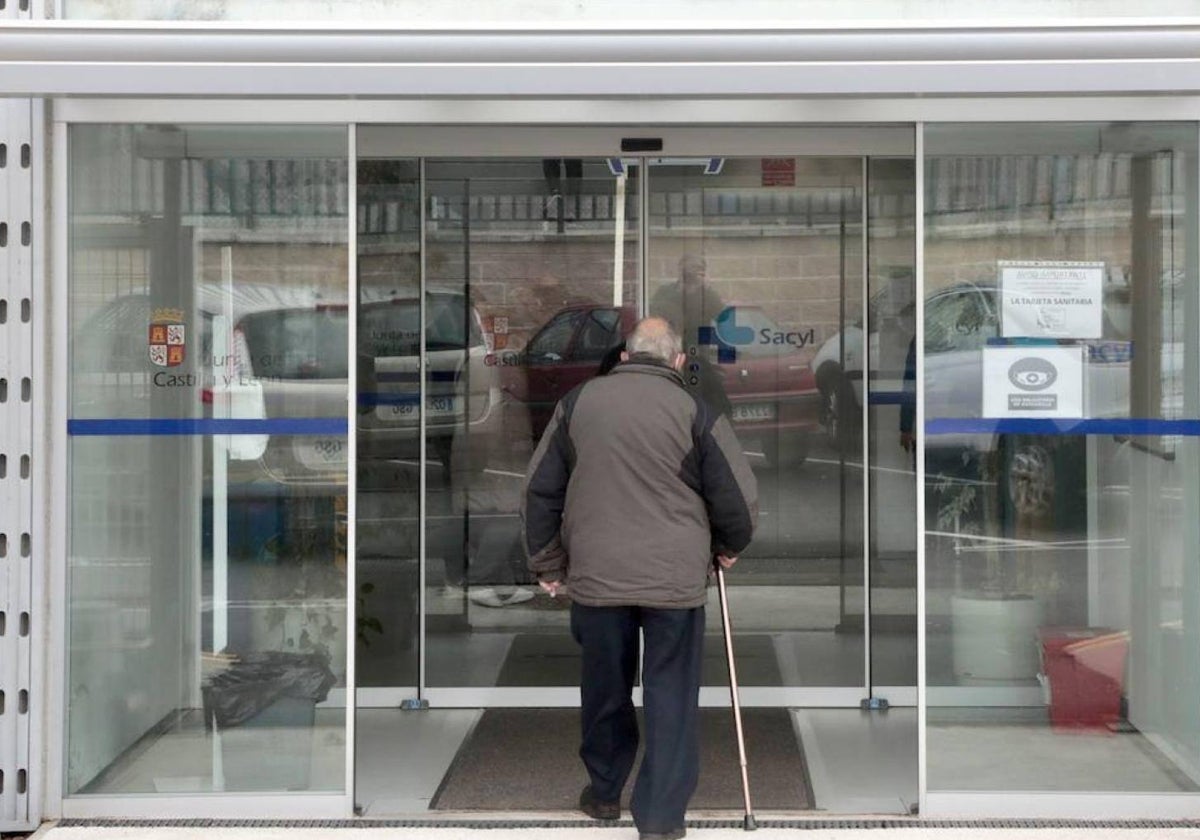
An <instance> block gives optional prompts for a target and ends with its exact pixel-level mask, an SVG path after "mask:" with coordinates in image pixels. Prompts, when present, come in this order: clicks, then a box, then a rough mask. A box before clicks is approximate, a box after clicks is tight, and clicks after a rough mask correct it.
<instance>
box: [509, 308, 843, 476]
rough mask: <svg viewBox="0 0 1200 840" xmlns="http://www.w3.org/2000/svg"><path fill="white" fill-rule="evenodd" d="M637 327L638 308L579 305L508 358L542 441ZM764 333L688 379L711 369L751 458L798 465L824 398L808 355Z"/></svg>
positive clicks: (713, 356) (710, 358)
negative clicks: (578, 389) (558, 410)
mask: <svg viewBox="0 0 1200 840" xmlns="http://www.w3.org/2000/svg"><path fill="white" fill-rule="evenodd" d="M738 310H739V312H741V311H743V310H753V315H754V321H755V322H756V323H760V324H761V323H768V324H773V322H771V321H770V319H769V318H767V316H766V315H765V314H764V313H763V312H762V311H761V309H760V308H758V307H742V306H739V307H738ZM636 322H637V312H636V310H635V309H634V308H633V307H630V306H621V307H615V306H605V305H603V304H596V303H583V304H574V305H571V306H567V307H564V308H563V309H561V310H559V311H558V312H557V313H555V314H554V316H553V317H552V318H550V320H549V321H547V322H546V323H545V324H544V325H543V326H542V327H541V329H539V330H538V331H537V332H536V333H535V334H534V336H533V338H531V339H530V341H529V343H528V344H527V345H526V347H525V349H524V351H522V352H520V353H511V354H507V355H505V356H504V357H502V358H501V360H500V361H501V363H502V374H501V375H502V377H503V382H504V388H505V390H506V391H507V392H508V393H509V394H510V395H511V396H512V398H514V399H516V400H518V401H519V402H520V403H523V404H524V405H525V406H526V408H527V410H528V412H529V423H530V426H531V429H532V432H533V436H534V438H535V439H537V438H539V437H541V434H542V431H543V430H544V429H545V428H546V425H547V424H548V423H549V421H550V416H551V414H552V413H553V411H554V406H555V404H556V403H557V402H558V400H559V399H560V398H561V397H562V396H564V395H565V394H566V393H567V392H568V391H570V390H571V389H572V388H574V387H575V386H576V385H579V384H580V383H582V382H585V381H587V380H588V379H590V378H591V377H593V376H595V375H596V374H597V371H598V368H599V366H600V363H601V361H602V360H603V359H604V357H605V355H606V354H607V353H608V352H609V350H611V349H612V348H613V347H614V346H616V345H617V344H619V343H620V342H621V341H622V340H624V338H625V337H626V336H627V335H628V334H629V332H630V331H632V329H633V326H634V324H635V323H636ZM768 332H769V333H770V334H771V335H774V334H777V333H778V331H777V330H769V331H768ZM759 334H760V331H756V340H755V342H753V343H750V344H746V345H742V346H738V347H736V348H734V353H733V354H732V355H733V356H734V359H732V360H730V361H718V353H717V348H716V347H715V346H714V347H709V348H703V349H702V355H701V356H700V357H697V358H692V359H689V361H688V368H687V369H685V371H684V376H685V378H688V379H692V378H693V377H695V378H697V379H699V378H700V377H702V376H704V375H705V374H706V371H705V370H704V368H705V367H707V368H708V370H711V371H712V372H713V374H712V375H713V376H714V377H715V379H716V381H717V382H718V383H719V387H720V388H721V390H723V392H724V396H725V399H726V400H727V401H728V406H727V410H728V412H729V416H730V420H731V421H732V423H733V426H734V429H735V431H736V432H737V435H738V439H739V440H741V442H742V445H743V446H745V447H746V449H747V451H748V452H751V453H754V452H758V453H761V454H762V456H763V457H764V458H765V460H766V462H767V463H769V464H770V465H772V466H778V465H786V466H795V465H798V464H800V463H801V462H803V460H804V458H805V457H806V456H807V454H808V445H809V436H810V435H811V434H812V433H814V432H816V431H817V430H818V428H819V420H820V392H819V391H818V390H817V385H816V379H815V377H814V376H813V372H812V368H811V367H810V366H809V364H808V359H807V350H804V349H801V348H799V347H797V346H795V345H792V344H787V343H778V342H771V341H766V342H762V343H760V342H759V341H758V340H757V336H758V335H759ZM727 349H728V348H727ZM727 355H728V354H727Z"/></svg>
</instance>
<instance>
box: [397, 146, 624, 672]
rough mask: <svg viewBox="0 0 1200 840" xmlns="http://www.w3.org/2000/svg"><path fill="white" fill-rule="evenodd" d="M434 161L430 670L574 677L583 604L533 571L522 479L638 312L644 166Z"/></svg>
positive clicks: (429, 264)
mask: <svg viewBox="0 0 1200 840" xmlns="http://www.w3.org/2000/svg"><path fill="white" fill-rule="evenodd" d="M425 177H426V195H427V198H426V206H427V208H428V213H429V219H428V222H427V227H426V249H427V250H426V255H425V266H426V277H427V282H426V290H427V296H426V313H425V328H426V346H425V349H426V354H427V355H426V363H427V368H426V382H425V394H426V395H425V405H424V407H423V410H424V412H425V420H426V429H427V432H426V434H427V446H428V458H429V469H428V485H427V497H426V511H427V520H426V528H427V532H426V533H427V553H426V558H427V566H426V585H427V590H426V605H427V607H426V608H427V618H426V622H427V623H426V642H427V648H426V650H427V653H426V660H425V662H426V684H427V685H429V686H435V687H436V686H508V687H522V686H577V685H578V684H579V661H578V646H577V645H576V644H575V642H574V640H573V639H572V638H571V636H570V633H569V632H568V629H567V619H568V615H569V612H568V606H569V604H568V602H567V601H566V600H565V599H563V598H558V599H551V598H550V597H549V596H548V595H546V594H545V593H544V592H543V591H542V590H541V589H539V588H538V587H537V586H536V584H534V582H533V580H532V578H531V577H530V575H529V573H528V571H527V570H526V559H525V550H524V547H523V546H522V544H521V539H520V507H521V486H522V482H523V479H524V476H525V470H526V466H527V464H528V461H529V458H530V457H531V456H532V455H533V448H534V446H536V444H537V441H538V439H539V438H540V436H541V434H542V430H543V429H544V428H545V427H546V424H547V422H548V421H549V419H550V415H551V412H552V411H553V410H554V406H555V404H556V403H557V402H558V400H559V398H561V397H562V396H564V395H565V394H566V393H567V392H568V391H569V390H571V389H572V388H573V387H575V386H576V385H578V384H580V383H581V382H584V381H585V380H587V379H589V378H590V377H592V376H595V375H596V374H597V373H598V372H599V370H600V367H601V363H602V361H603V358H604V357H605V355H606V354H607V352H608V351H609V350H610V349H612V348H613V347H614V346H615V345H616V344H617V343H618V342H620V341H621V339H622V338H623V336H624V334H625V333H626V332H627V331H628V330H629V329H630V328H631V327H632V325H633V323H634V322H635V321H636V320H637V316H638V303H637V301H638V288H639V285H640V282H639V276H638V262H639V261H638V252H639V247H640V246H639V242H638V238H637V230H638V213H637V207H638V204H637V195H638V190H637V178H638V173H637V170H636V168H634V169H633V170H632V171H631V172H629V173H628V174H622V175H618V174H614V172H613V170H612V169H610V167H609V165H608V163H607V162H606V161H603V160H580V159H567V160H558V159H547V160H539V159H533V160H528V159H524V160H478V159H477V160H430V161H427V162H426V168H425ZM376 366H377V368H378V366H379V362H378V360H377V361H376ZM406 381H407V380H406ZM380 387H381V390H382V385H381V386H380ZM407 393H408V397H409V398H410V399H411V398H413V397H414V391H413V390H412V387H411V386H410V387H409V390H408V392H407ZM416 408H417V410H421V408H422V407H421V406H419V405H417V406H416ZM411 422H415V419H413V420H411ZM410 469H411V467H410Z"/></svg>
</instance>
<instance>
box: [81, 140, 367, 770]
mask: <svg viewBox="0 0 1200 840" xmlns="http://www.w3.org/2000/svg"><path fill="white" fill-rule="evenodd" d="M70 144H71V159H70V184H69V189H70V202H71V203H70V230H69V236H70V276H69V294H70V298H69V308H70V330H71V332H70V335H71V374H70V375H71V379H70V397H71V405H70V417H71V421H70V426H69V431H70V435H71V437H70V441H71V443H70V453H69V458H70V472H71V483H70V495H69V509H70V526H71V530H70V554H69V560H68V578H69V579H68V592H69V607H68V616H69V618H68V621H69V627H68V722H67V756H66V759H67V760H66V789H67V791H68V793H72V794H74V793H106V794H124V793H129V794H132V793H138V794H147V793H163V794H179V793H199V792H211V791H221V790H225V791H248V790H256V791H288V790H292V791H296V790H302V791H340V790H342V789H343V788H344V784H345V773H344V770H343V768H344V761H345V758H344V756H345V743H344V721H345V713H344V708H343V707H342V706H341V705H340V704H339V703H337V702H334V701H331V700H330V699H329V692H330V690H331V689H332V688H334V687H335V686H342V687H344V686H345V671H346V642H347V638H346V632H347V628H346V615H347V611H346V576H345V573H346V554H345V543H344V537H345V528H344V512H345V501H346V500H345V488H346V422H345V406H346V398H347V394H346V361H345V360H346V353H347V334H348V330H347V306H346V303H347V301H346V265H347V251H346V212H347V211H346V195H347V184H346V160H345V146H346V135H345V131H344V130H339V129H310V128H302V127H276V128H271V129H256V128H246V127H240V128H231V129H225V128H221V127H213V126H206V127H203V128H198V127H187V126H105V125H94V126H74V127H72V129H71V134H70ZM266 149H270V150H271V151H270V152H265V151H263V150H266Z"/></svg>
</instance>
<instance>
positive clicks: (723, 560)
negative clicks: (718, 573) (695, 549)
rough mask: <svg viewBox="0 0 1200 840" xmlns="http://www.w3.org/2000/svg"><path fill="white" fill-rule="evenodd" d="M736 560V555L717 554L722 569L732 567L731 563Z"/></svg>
mask: <svg viewBox="0 0 1200 840" xmlns="http://www.w3.org/2000/svg"><path fill="white" fill-rule="evenodd" d="M737 561H738V559H737V558H736V557H730V556H729V555H728V554H718V555H717V562H718V563H720V564H721V568H722V569H732V568H733V564H734V563H736V562H737Z"/></svg>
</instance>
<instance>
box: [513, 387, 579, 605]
mask: <svg viewBox="0 0 1200 840" xmlns="http://www.w3.org/2000/svg"><path fill="white" fill-rule="evenodd" d="M569 396H570V397H573V396H574V395H573V394H572V395H569ZM571 404H573V399H571V400H568V398H564V399H563V400H561V401H560V402H559V404H558V405H557V406H556V407H555V409H554V416H553V417H552V418H551V419H550V423H549V425H547V426H546V431H545V432H544V433H543V434H542V439H541V441H540V442H539V443H538V446H537V449H536V450H534V453H533V458H532V459H530V461H529V469H528V470H527V472H526V474H525V487H524V492H523V493H522V497H521V525H522V539H523V541H524V543H525V552H526V556H527V557H528V558H529V569H530V571H532V572H534V573H535V574H536V575H537V576H538V579H539V580H545V581H555V580H562V579H563V578H564V577H566V571H567V562H568V558H567V551H566V549H565V548H564V547H563V544H562V533H561V532H562V514H563V508H564V506H565V505H566V500H567V484H568V482H569V481H570V479H571V467H572V466H573V464H574V452H573V450H572V447H571V441H570V438H569V437H568V434H567V421H568V418H569V407H570V405H571Z"/></svg>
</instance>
